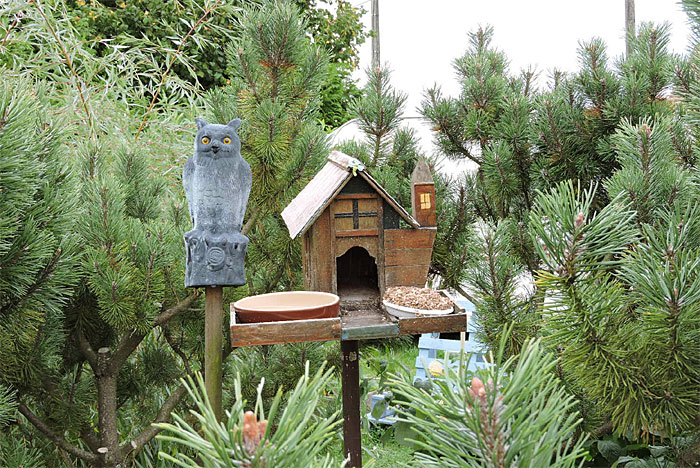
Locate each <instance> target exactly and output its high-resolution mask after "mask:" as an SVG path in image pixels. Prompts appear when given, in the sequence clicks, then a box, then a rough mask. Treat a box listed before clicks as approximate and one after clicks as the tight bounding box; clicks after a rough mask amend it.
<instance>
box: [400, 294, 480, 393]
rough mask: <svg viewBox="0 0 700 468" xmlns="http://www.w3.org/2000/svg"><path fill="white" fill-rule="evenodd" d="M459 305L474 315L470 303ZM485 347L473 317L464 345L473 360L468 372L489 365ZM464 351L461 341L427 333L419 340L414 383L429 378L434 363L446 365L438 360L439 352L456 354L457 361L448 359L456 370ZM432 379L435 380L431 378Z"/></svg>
mask: <svg viewBox="0 0 700 468" xmlns="http://www.w3.org/2000/svg"><path fill="white" fill-rule="evenodd" d="M457 303H458V304H459V306H460V307H462V308H463V309H464V310H466V311H467V312H471V313H472V314H473V313H474V310H475V307H474V304H472V303H471V302H469V301H466V300H458V301H457ZM484 348H485V346H484V345H483V343H481V342H480V341H479V340H477V339H476V327H475V326H474V320H473V315H472V318H471V320H470V321H469V323H468V324H467V336H466V341H465V343H464V352H465V353H466V354H471V355H472V356H471V359H470V360H469V364H468V365H467V370H469V371H471V372H474V371H476V370H477V369H481V368H484V367H486V366H487V365H488V363H487V362H486V361H485V360H484ZM461 349H462V342H461V340H448V339H445V338H440V334H439V333H425V334H423V335H421V337H420V339H419V340H418V357H417V358H416V374H415V375H414V376H413V381H414V382H415V381H416V380H418V379H427V378H428V372H429V371H428V366H430V363H431V362H432V361H438V362H439V363H440V364H442V365H444V364H445V359H444V358H438V352H439V351H446V352H449V353H455V354H456V359H448V360H447V364H448V365H449V366H450V368H452V369H456V368H457V367H458V365H459V352H460V351H461ZM430 378H433V379H434V378H435V377H434V376H432V375H431V376H430Z"/></svg>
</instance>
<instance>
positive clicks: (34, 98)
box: [0, 77, 78, 466]
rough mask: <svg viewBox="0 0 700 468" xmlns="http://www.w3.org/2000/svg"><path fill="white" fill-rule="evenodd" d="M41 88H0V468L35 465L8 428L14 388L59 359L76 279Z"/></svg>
mask: <svg viewBox="0 0 700 468" xmlns="http://www.w3.org/2000/svg"><path fill="white" fill-rule="evenodd" d="M45 91H46V90H45V88H44V87H43V86H42V85H41V84H40V83H32V82H30V81H28V80H22V79H14V78H10V77H7V78H6V79H3V82H2V83H0V362H2V365H0V408H1V409H0V430H1V431H2V432H3V434H10V435H11V437H9V438H5V437H3V438H2V441H0V464H2V465H3V466H18V465H14V464H26V465H25V466H40V463H41V462H40V459H39V457H38V454H37V453H36V451H35V450H34V449H32V448H30V447H25V443H24V437H23V436H22V435H21V433H20V432H19V430H18V428H16V427H13V426H12V425H13V424H14V423H15V422H16V421H17V418H18V417H19V416H18V414H16V410H17V408H18V407H19V409H20V410H22V409H23V408H24V400H23V399H22V398H21V397H22V394H21V393H18V392H17V391H16V389H22V390H27V389H30V388H32V387H39V386H41V383H42V381H43V379H44V378H45V375H46V373H47V371H48V369H50V368H51V367H53V366H54V364H55V361H56V359H57V358H59V359H60V353H61V344H62V341H63V339H64V335H65V330H64V328H63V319H64V314H63V307H64V306H65V304H66V302H68V300H69V298H70V295H71V292H72V288H73V286H74V285H75V284H76V282H77V281H78V275H77V272H76V270H75V268H76V266H77V264H78V258H77V242H76V239H75V236H73V235H72V230H71V226H72V223H73V219H74V216H75V212H76V210H75V202H74V199H73V198H72V197H71V190H72V189H71V187H72V180H71V176H70V169H69V166H68V164H67V160H66V158H65V156H66V155H65V147H64V146H63V143H64V141H65V136H66V135H65V132H64V130H63V129H62V125H61V122H60V121H58V120H55V119H52V118H50V117H49V115H50V112H49V110H48V109H49V102H48V99H46V92H45Z"/></svg>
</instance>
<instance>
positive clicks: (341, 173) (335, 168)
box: [282, 151, 420, 239]
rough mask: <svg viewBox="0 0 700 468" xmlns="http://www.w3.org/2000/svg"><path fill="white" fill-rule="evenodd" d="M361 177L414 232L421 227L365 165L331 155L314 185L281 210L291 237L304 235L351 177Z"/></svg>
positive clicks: (340, 156)
mask: <svg viewBox="0 0 700 468" xmlns="http://www.w3.org/2000/svg"><path fill="white" fill-rule="evenodd" d="M357 176H359V177H362V178H363V179H364V180H365V181H367V183H368V184H369V185H370V186H371V187H372V188H374V189H375V190H376V191H377V193H379V195H381V197H382V198H383V199H384V200H386V202H387V203H388V204H389V205H390V206H391V207H392V208H393V209H395V210H396V212H397V213H398V214H399V215H400V216H401V217H402V218H403V219H405V220H406V222H407V223H408V224H410V225H411V226H413V227H414V228H418V227H420V225H419V224H418V221H416V220H415V219H413V217H412V216H411V215H410V214H409V213H408V212H407V211H406V210H405V209H404V208H403V207H401V205H399V204H398V203H397V202H396V200H394V198H393V197H392V196H391V195H389V194H388V193H387V191H386V190H384V187H382V186H381V185H379V184H378V183H377V181H376V180H374V178H373V177H372V176H371V175H369V173H368V172H367V171H366V170H365V166H364V164H362V163H361V162H360V161H359V160H357V159H355V158H353V157H351V156H348V155H347V154H344V153H341V152H340V151H332V152H331V154H330V155H329V156H328V162H327V163H326V165H325V166H323V168H322V169H321V170H320V171H319V172H318V174H316V176H315V177H314V178H313V179H311V181H310V182H309V183H308V184H307V185H306V187H304V189H303V190H302V191H301V192H299V195H297V196H296V197H295V198H294V200H292V201H291V203H290V204H289V205H287V207H286V208H285V209H284V210H282V219H284V222H285V224H286V225H287V229H289V235H290V237H291V238H292V239H294V238H296V237H297V236H299V235H300V234H304V233H305V232H306V230H307V229H309V227H311V225H312V224H313V223H314V221H316V219H317V218H318V217H319V216H320V215H321V213H323V210H325V209H326V207H327V206H328V205H330V203H331V202H332V201H333V199H334V198H335V197H336V195H338V194H339V193H340V191H341V190H342V189H343V187H345V184H347V183H348V181H349V180H350V179H351V178H352V177H357Z"/></svg>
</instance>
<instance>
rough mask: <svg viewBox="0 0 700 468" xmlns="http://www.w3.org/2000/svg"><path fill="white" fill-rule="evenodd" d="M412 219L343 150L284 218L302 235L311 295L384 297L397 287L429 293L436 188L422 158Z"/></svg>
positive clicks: (414, 189)
mask: <svg viewBox="0 0 700 468" xmlns="http://www.w3.org/2000/svg"><path fill="white" fill-rule="evenodd" d="M411 189H412V204H413V213H412V214H409V213H408V212H407V211H406V210H405V209H404V208H403V207H401V205H399V204H398V203H397V202H396V200H395V199H394V198H393V197H391V195H389V193H387V191H386V190H385V189H384V188H383V187H382V186H381V185H379V184H378V183H377V181H376V180H374V178H372V176H371V175H370V174H369V172H368V171H367V170H366V169H365V167H364V165H363V164H362V163H361V162H360V161H358V160H357V159H355V158H352V157H350V156H348V155H345V154H343V153H341V152H338V151H333V152H332V153H331V154H330V155H329V156H328V161H327V162H326V164H325V166H324V167H323V168H322V169H321V170H320V171H319V172H318V174H316V176H315V177H314V178H313V179H312V180H311V181H310V182H309V183H308V185H306V187H304V189H303V190H302V191H301V192H300V193H299V195H297V197H296V198H294V200H292V202H291V203H290V204H289V206H287V207H286V208H285V209H284V210H283V211H282V218H283V219H284V222H285V223H286V225H287V228H288V229H289V234H290V236H291V237H292V238H296V237H299V236H301V238H302V255H303V263H304V286H305V288H306V289H307V290H314V291H325V292H331V293H334V294H338V295H339V296H341V298H343V297H349V296H360V297H362V296H380V295H383V293H384V290H385V289H386V288H389V287H392V286H419V287H423V286H425V282H426V279H427V275H428V267H429V266H430V258H431V255H432V250H433V242H434V241H435V234H436V231H437V228H436V227H435V225H436V214H435V188H434V184H433V181H432V177H431V174H430V169H429V168H428V165H427V164H426V162H425V161H424V160H422V159H421V161H420V162H419V164H418V165H417V167H416V169H415V171H414V173H413V177H412V181H411Z"/></svg>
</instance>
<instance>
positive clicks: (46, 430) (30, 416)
mask: <svg viewBox="0 0 700 468" xmlns="http://www.w3.org/2000/svg"><path fill="white" fill-rule="evenodd" d="M17 409H18V410H19V412H20V413H21V414H22V416H24V417H25V418H27V420H28V421H29V422H30V423H32V424H33V425H34V427H36V428H37V429H38V430H39V432H41V433H42V434H44V436H46V438H47V439H49V440H50V441H51V442H53V443H54V445H56V446H57V447H59V448H61V449H63V450H65V451H66V452H68V453H70V454H72V455H74V456H76V457H78V458H80V459H81V460H85V461H86V462H88V463H92V464H95V463H97V462H98V461H99V457H98V456H97V455H95V454H94V453H90V452H88V451H86V450H82V449H80V448H78V447H76V446H75V445H73V444H71V443H70V442H68V441H67V440H66V439H64V438H63V437H61V436H59V435H58V434H56V433H55V432H54V431H53V430H52V429H51V428H50V427H49V426H48V425H47V424H46V423H45V422H44V421H42V420H41V419H39V417H38V416H37V415H36V414H34V413H33V412H32V411H31V410H30V409H29V408H27V406H26V405H25V404H24V402H22V401H20V402H19V405H18V406H17Z"/></svg>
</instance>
